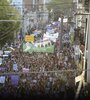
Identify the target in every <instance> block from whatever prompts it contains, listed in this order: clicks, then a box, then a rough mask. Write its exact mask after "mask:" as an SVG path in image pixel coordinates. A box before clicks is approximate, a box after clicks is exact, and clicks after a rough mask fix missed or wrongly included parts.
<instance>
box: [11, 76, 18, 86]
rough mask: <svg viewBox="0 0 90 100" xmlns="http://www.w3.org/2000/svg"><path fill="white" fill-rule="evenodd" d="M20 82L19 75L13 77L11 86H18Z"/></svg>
mask: <svg viewBox="0 0 90 100" xmlns="http://www.w3.org/2000/svg"><path fill="white" fill-rule="evenodd" d="M18 82H19V76H18V75H11V84H12V85H13V86H17V85H18Z"/></svg>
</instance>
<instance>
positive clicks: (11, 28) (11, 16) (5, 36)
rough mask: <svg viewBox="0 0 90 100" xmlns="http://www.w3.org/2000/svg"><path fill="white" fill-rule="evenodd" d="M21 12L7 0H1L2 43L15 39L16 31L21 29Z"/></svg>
mask: <svg viewBox="0 0 90 100" xmlns="http://www.w3.org/2000/svg"><path fill="white" fill-rule="evenodd" d="M19 19H20V13H19V11H18V10H16V8H15V7H14V6H11V5H10V2H9V1H7V0H0V44H1V45H4V44H5V42H8V41H11V40H13V39H14V33H15V32H17V31H18V30H19V29H20V22H18V21H12V20H19Z"/></svg>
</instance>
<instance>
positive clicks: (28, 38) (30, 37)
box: [25, 35, 34, 42]
mask: <svg viewBox="0 0 90 100" xmlns="http://www.w3.org/2000/svg"><path fill="white" fill-rule="evenodd" d="M25 42H34V35H26V36H25Z"/></svg>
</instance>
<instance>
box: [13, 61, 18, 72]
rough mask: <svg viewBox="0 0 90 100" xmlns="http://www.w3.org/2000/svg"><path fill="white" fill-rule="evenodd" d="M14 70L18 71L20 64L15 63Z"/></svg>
mask: <svg viewBox="0 0 90 100" xmlns="http://www.w3.org/2000/svg"><path fill="white" fill-rule="evenodd" d="M13 70H14V71H18V66H17V64H16V63H14V64H13Z"/></svg>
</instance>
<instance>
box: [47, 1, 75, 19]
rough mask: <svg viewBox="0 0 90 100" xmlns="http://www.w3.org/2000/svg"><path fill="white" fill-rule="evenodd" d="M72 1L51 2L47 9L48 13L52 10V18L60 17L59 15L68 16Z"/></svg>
mask: <svg viewBox="0 0 90 100" xmlns="http://www.w3.org/2000/svg"><path fill="white" fill-rule="evenodd" d="M72 1H73V0H51V1H50V2H49V3H48V5H47V8H48V10H49V11H51V10H53V13H54V18H56V19H57V17H59V16H60V14H61V13H62V14H64V15H68V14H69V12H70V9H71V8H72Z"/></svg>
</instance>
